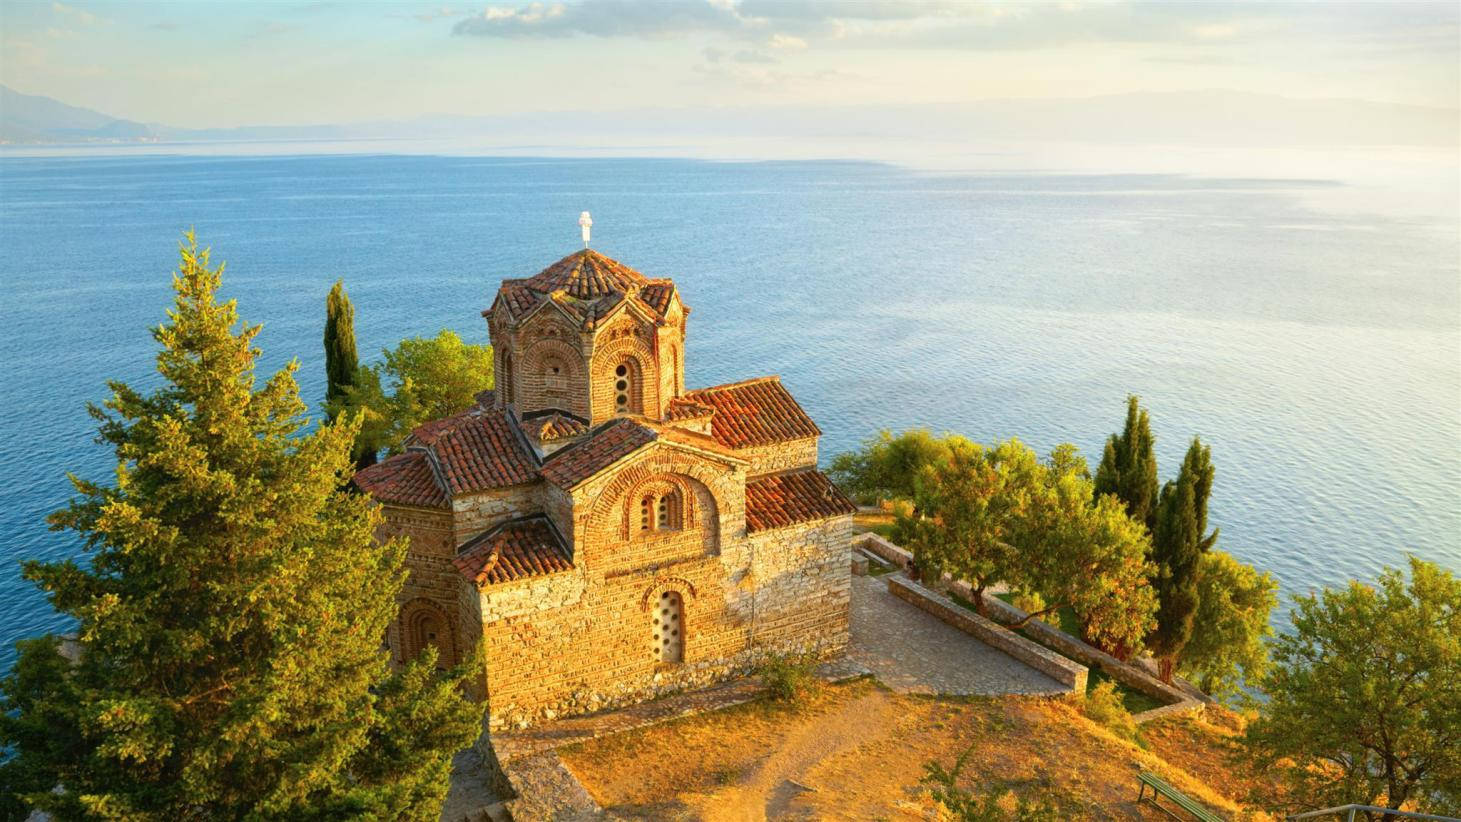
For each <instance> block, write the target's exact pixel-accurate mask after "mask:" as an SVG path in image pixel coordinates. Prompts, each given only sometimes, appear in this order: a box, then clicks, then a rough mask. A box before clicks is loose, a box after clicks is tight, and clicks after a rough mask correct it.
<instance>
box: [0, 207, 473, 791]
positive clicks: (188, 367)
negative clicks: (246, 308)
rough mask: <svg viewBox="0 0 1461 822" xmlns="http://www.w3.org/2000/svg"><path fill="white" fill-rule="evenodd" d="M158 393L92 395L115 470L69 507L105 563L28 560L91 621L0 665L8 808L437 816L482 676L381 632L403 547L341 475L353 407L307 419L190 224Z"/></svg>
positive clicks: (162, 339)
mask: <svg viewBox="0 0 1461 822" xmlns="http://www.w3.org/2000/svg"><path fill="white" fill-rule="evenodd" d="M181 258H182V259H181V265H180V268H179V271H178V273H177V274H176V275H175V276H174V287H175V289H176V292H177V296H176V301H175V303H174V306H173V308H172V309H171V310H170V311H169V312H168V322H167V323H165V324H164V325H162V326H160V327H158V328H156V329H155V330H154V331H153V336H154V337H155V338H156V340H157V342H158V343H159V344H160V346H161V350H160V352H159V353H158V357H157V367H158V370H159V372H160V373H161V375H162V377H163V378H164V384H163V385H162V387H161V388H159V389H157V390H155V391H153V392H152V393H150V394H143V393H141V392H139V391H137V390H135V389H133V388H132V387H130V386H128V385H126V384H123V383H120V382H113V383H110V388H111V390H112V395H111V398H110V399H109V400H107V402H106V403H105V405H104V407H102V408H97V407H92V409H91V411H92V414H93V415H94V416H95V417H96V418H97V420H98V421H99V423H100V441H101V442H103V443H105V444H108V445H110V446H111V447H112V448H113V449H114V451H115V453H116V461H117V466H116V474H115V477H116V481H115V485H111V486H108V485H104V484H102V483H99V482H94V481H90V480H85V479H80V478H74V477H73V480H72V481H73V483H74V484H75V487H76V490H77V494H78V496H77V497H76V498H75V499H74V500H73V501H72V502H71V504H70V505H69V506H68V507H67V508H65V509H63V510H61V511H58V512H56V513H55V514H53V515H52V516H51V518H50V522H51V525H52V527H53V528H55V529H66V530H71V531H74V532H75V533H77V534H78V535H79V536H80V537H81V538H82V541H83V543H84V545H85V547H86V548H87V550H88V551H89V552H90V562H89V563H88V564H84V565H83V564H81V563H78V562H76V561H74V560H66V561H62V562H36V561H32V562H28V563H26V564H25V570H24V573H25V576H26V577H27V578H28V579H30V580H31V581H33V582H35V583H36V584H37V585H38V586H40V587H41V588H42V589H43V590H45V591H46V592H47V593H48V595H49V598H50V601H51V603H52V605H53V606H54V607H55V608H56V609H58V610H59V611H61V612H62V613H65V614H68V615H70V616H71V617H73V618H74V619H75V620H76V622H77V631H76V637H77V639H76V642H75V650H74V652H69V653H66V654H63V650H67V649H66V648H64V647H63V643H62V642H61V641H60V640H59V639H57V638H56V637H47V638H41V639H36V640H31V641H28V642H23V643H21V644H20V658H19V660H18V661H17V664H16V667H15V670H14V672H13V673H12V674H11V675H9V676H7V677H6V678H5V679H4V680H0V746H4V747H6V748H8V749H9V750H10V751H11V752H12V754H13V756H11V757H10V758H9V759H8V760H7V761H5V762H4V763H3V764H0V803H4V805H3V807H0V810H4V811H5V813H6V814H7V815H12V814H13V813H15V812H16V811H17V808H18V807H20V806H22V805H24V806H29V807H34V808H39V809H43V810H47V811H49V812H51V813H52V814H54V815H55V816H57V817H59V818H65V819H71V818H100V819H144V818H145V819H158V818H180V819H201V818H208V819H215V818H229V819H239V818H256V819H284V818H289V819H300V818H319V817H326V816H328V817H331V818H336V817H349V816H365V817H375V818H401V817H412V818H423V817H432V816H435V815H436V814H437V813H439V808H440V803H441V800H442V798H443V797H444V795H445V791H446V787H447V779H448V775H449V772H450V764H451V757H452V755H453V754H454V753H455V752H456V751H457V750H459V749H461V748H463V747H465V746H466V745H468V744H470V742H471V740H472V739H473V738H474V737H475V735H476V733H477V732H478V719H479V716H480V710H479V709H478V708H477V707H476V706H475V705H472V704H470V703H469V702H467V701H466V700H465V699H464V698H463V697H462V696H461V695H460V694H459V692H458V686H459V683H460V682H461V680H462V678H463V677H464V676H465V675H466V669H465V668H463V669H460V670H458V671H456V672H453V673H452V674H451V675H448V676H446V677H441V676H438V675H437V674H436V673H435V672H434V670H433V669H434V667H435V660H434V659H433V658H430V655H428V656H427V657H424V658H422V659H420V660H417V661H415V662H413V663H411V664H409V665H407V666H406V667H405V668H404V669H403V670H401V671H398V672H392V671H391V669H390V667H389V665H388V661H387V658H386V655H385V652H384V651H383V650H382V647H381V639H382V637H383V636H384V633H385V629H386V625H387V623H388V622H389V621H390V620H391V618H392V617H393V616H394V615H395V613H396V595H397V592H398V591H399V590H400V586H401V584H402V581H403V578H404V570H403V565H402V563H403V558H404V552H405V548H406V546H405V544H404V542H403V541H401V540H392V541H389V542H387V543H385V544H384V545H378V544H376V542H375V539H374V532H375V528H376V526H377V524H378V523H379V514H378V512H377V510H376V509H375V508H374V507H373V506H372V505H371V504H370V503H369V502H368V501H367V500H366V499H365V498H363V497H361V496H359V495H355V494H351V493H348V492H346V491H344V490H342V487H341V486H342V482H343V480H344V479H345V478H346V477H347V476H348V473H349V471H350V469H351V460H350V445H351V441H352V439H353V436H354V433H355V427H356V424H357V422H356V420H355V418H354V416H345V417H342V418H340V419H337V420H335V421H333V422H327V423H325V424H322V425H319V426H318V427H313V426H312V425H311V424H310V421H309V420H307V419H306V418H305V417H304V416H303V413H304V411H305V405H304V403H303V402H302V401H301V399H300V396H299V389H298V385H297V384H296V382H295V379H294V372H295V370H296V368H297V363H290V364H289V365H288V366H287V367H286V368H284V369H283V370H282V371H280V372H278V373H276V374H274V375H273V376H272V377H269V378H268V379H266V380H265V381H264V382H263V383H262V384H259V383H258V382H257V380H256V377H255V371H254V369H255V364H256V361H257V359H258V357H259V351H258V349H256V348H255V347H254V340H255V338H256V336H257V335H258V332H259V326H257V325H247V324H240V323H239V320H238V316H237V311H236V307H235V305H234V303H233V302H232V301H228V302H221V301H219V300H218V299H217V297H216V291H217V289H218V287H219V283H220V281H221V277H222V273H223V267H222V266H221V265H220V266H218V267H217V268H211V267H210V264H209V254H208V251H207V250H200V249H199V248H198V246H197V243H196V241H195V239H194V238H193V236H192V234H191V233H190V234H188V235H187V237H186V242H185V243H184V244H183V245H182V247H181Z"/></svg>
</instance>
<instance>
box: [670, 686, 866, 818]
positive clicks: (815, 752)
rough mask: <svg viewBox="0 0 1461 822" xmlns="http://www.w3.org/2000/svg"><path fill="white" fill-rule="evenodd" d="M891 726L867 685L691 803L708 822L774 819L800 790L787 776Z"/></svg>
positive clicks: (795, 776) (797, 778)
mask: <svg viewBox="0 0 1461 822" xmlns="http://www.w3.org/2000/svg"><path fill="white" fill-rule="evenodd" d="M892 727H893V705H892V702H891V700H890V699H889V698H888V695H887V694H886V693H884V692H882V691H873V692H871V693H868V694H866V695H864V696H862V697H860V698H858V699H856V700H854V701H852V702H849V703H847V704H846V705H844V706H842V708H841V709H840V710H837V711H835V712H832V713H828V714H823V715H822V716H819V717H817V719H816V720H815V721H813V722H808V723H807V724H805V725H803V726H802V727H800V728H798V729H797V731H796V733H794V734H793V735H792V736H791V737H789V738H788V739H787V740H786V742H785V744H783V745H781V746H780V747H778V748H777V749H776V750H775V751H773V752H772V753H771V755H770V756H769V757H767V758H766V759H765V760H763V761H762V762H761V763H760V764H758V765H757V766H756V767H755V768H753V769H752V770H751V772H750V773H748V774H747V775H746V776H745V777H744V778H743V779H742V780H741V781H740V782H739V783H737V784H735V785H732V786H730V787H728V788H726V789H725V790H722V791H717V792H716V793H713V794H710V795H708V796H703V797H699V798H698V801H693V800H692V803H691V804H692V805H693V806H695V807H696V808H697V810H698V812H699V816H700V817H701V818H703V819H706V820H709V822H761V820H765V819H774V818H776V817H777V816H778V815H780V814H781V813H782V812H783V811H785V810H786V808H787V806H788V805H790V804H791V802H792V801H793V800H794V799H795V798H796V796H797V794H799V793H801V790H802V789H801V788H800V787H798V785H796V784H793V782H802V781H803V780H804V779H805V778H806V774H807V772H808V771H810V770H811V769H812V768H814V767H816V765H817V764H818V763H819V762H821V761H822V760H824V759H826V758H828V757H831V756H835V755H836V754H838V753H841V752H842V751H844V750H847V749H849V748H853V747H855V746H857V745H861V744H864V743H867V742H871V741H874V740H877V739H878V738H880V737H882V736H883V735H885V734H887V733H888V732H889V731H890V730H891V729H892Z"/></svg>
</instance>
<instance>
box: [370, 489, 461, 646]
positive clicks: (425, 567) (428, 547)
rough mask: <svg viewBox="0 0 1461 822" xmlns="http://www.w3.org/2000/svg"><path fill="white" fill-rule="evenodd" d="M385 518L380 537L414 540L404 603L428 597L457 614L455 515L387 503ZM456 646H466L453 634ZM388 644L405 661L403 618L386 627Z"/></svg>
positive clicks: (408, 551)
mask: <svg viewBox="0 0 1461 822" xmlns="http://www.w3.org/2000/svg"><path fill="white" fill-rule="evenodd" d="M381 512H382V514H383V515H384V517H385V519H384V521H383V522H382V523H381V525H380V527H379V528H378V529H377V531H376V539H378V540H380V541H381V542H384V541H385V540H387V539H390V538H392V537H395V536H405V537H407V538H408V539H409V540H410V544H409V546H408V547H407V549H406V569H407V571H408V574H407V577H406V583H405V585H404V586H403V587H402V588H401V593H400V596H399V597H398V601H399V602H400V603H401V604H403V605H404V604H405V603H408V602H411V601H412V600H415V599H426V600H429V601H430V602H432V603H433V604H435V605H436V606H437V607H438V608H439V609H440V610H441V611H442V612H443V613H445V614H447V615H455V614H457V613H458V610H457V590H458V589H457V582H456V579H457V577H459V576H460V574H459V573H457V570H456V568H454V567H452V564H451V558H452V556H454V555H455V553H456V543H455V542H454V541H453V539H452V518H451V514H450V513H449V512H447V511H438V510H434V509H430V508H407V507H404V506H395V505H386V506H383V507H382V511H381ZM453 640H454V641H453V643H452V645H453V647H454V648H456V649H458V650H460V649H461V648H463V647H464V646H463V645H462V644H461V641H460V637H453ZM386 643H387V644H388V645H389V646H390V648H391V656H392V659H393V660H395V661H396V662H398V663H400V662H404V661H405V658H404V656H403V653H404V650H405V646H404V643H403V641H402V636H401V625H400V620H399V619H396V620H392V621H391V624H390V627H389V628H387V629H386Z"/></svg>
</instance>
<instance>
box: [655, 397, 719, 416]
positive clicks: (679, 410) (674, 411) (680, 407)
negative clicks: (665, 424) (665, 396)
mask: <svg viewBox="0 0 1461 822" xmlns="http://www.w3.org/2000/svg"><path fill="white" fill-rule="evenodd" d="M714 413H715V407H714V406H710V405H706V404H705V403H703V402H696V401H694V400H691V399H686V398H685V397H675V398H674V399H672V400H670V401H669V403H668V404H667V405H666V407H665V419H666V420H671V421H680V420H699V419H704V418H706V417H708V416H710V415H711V414H714Z"/></svg>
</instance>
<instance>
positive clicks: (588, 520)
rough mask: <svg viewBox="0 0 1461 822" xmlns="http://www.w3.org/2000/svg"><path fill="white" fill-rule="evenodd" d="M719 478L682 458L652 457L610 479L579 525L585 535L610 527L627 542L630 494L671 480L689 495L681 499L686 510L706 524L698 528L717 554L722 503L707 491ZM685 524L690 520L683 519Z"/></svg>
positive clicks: (632, 501)
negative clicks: (693, 508) (656, 481)
mask: <svg viewBox="0 0 1461 822" xmlns="http://www.w3.org/2000/svg"><path fill="white" fill-rule="evenodd" d="M721 477H722V475H721V474H720V473H718V472H716V471H715V470H714V469H712V468H711V467H710V466H708V465H706V464H705V463H704V462H701V461H699V460H695V459H691V458H688V457H684V456H679V457H678V458H676V457H671V458H670V459H668V460H664V459H656V458H653V457H652V458H651V459H649V460H646V461H644V462H641V463H639V464H636V465H631V466H629V467H628V468H626V469H625V470H623V471H622V472H620V473H619V475H618V476H616V477H614V479H613V481H612V482H610V483H609V484H608V485H607V486H605V488H604V489H603V491H601V492H600V493H599V495H598V498H597V499H596V500H595V501H594V504H593V505H592V506H591V507H590V508H589V509H588V511H587V512H586V514H585V516H584V519H583V520H581V521H580V523H581V525H582V526H583V530H585V531H586V530H588V529H590V528H592V527H594V526H595V525H599V526H601V527H604V528H609V527H613V528H614V529H615V532H617V534H618V536H619V538H620V539H628V538H629V533H628V526H629V523H630V520H629V519H628V518H626V517H625V516H623V514H624V512H627V511H628V510H629V506H630V505H633V504H637V503H636V501H635V497H634V496H633V495H631V493H630V492H631V491H634V490H635V489H637V488H639V487H640V486H642V485H644V484H645V483H648V482H652V481H655V480H658V479H665V480H670V479H672V480H674V481H676V482H678V483H680V485H681V487H682V488H683V489H684V490H685V491H687V492H689V493H687V494H686V495H685V499H686V505H687V506H691V505H693V506H695V511H696V517H697V520H693V522H699V521H702V520H703V521H708V525H707V526H702V527H705V530H706V537H707V538H708V539H709V540H710V541H711V543H712V544H711V546H710V548H711V550H712V551H719V550H720V546H721V544H722V542H723V538H724V536H725V535H724V534H722V533H721V531H722V529H723V528H724V527H725V517H724V515H723V511H722V510H721V508H722V507H723V502H722V501H721V500H720V499H719V498H718V497H717V496H716V495H715V492H714V491H712V490H711V489H712V488H713V487H714V486H715V483H716V481H717V480H718V479H721ZM691 500H694V501H693V502H691ZM616 510H617V511H619V512H620V515H619V516H615V515H614V512H615V511H616ZM686 522H692V520H689V519H687V520H686Z"/></svg>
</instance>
